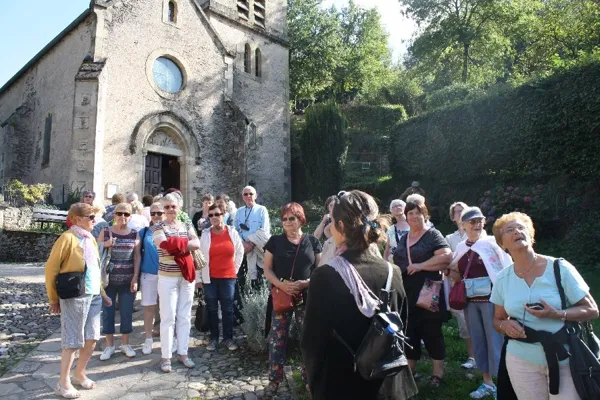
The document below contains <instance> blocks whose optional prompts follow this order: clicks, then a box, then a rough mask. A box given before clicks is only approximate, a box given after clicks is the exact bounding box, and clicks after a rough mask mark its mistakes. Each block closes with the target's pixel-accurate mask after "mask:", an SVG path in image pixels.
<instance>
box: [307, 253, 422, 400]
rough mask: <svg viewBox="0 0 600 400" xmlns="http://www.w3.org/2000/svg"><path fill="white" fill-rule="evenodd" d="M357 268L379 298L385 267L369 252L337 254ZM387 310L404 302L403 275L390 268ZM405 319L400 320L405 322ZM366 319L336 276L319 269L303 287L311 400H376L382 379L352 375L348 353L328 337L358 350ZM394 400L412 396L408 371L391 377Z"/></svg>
mask: <svg viewBox="0 0 600 400" xmlns="http://www.w3.org/2000/svg"><path fill="white" fill-rule="evenodd" d="M342 256H343V257H344V258H346V259H347V260H348V261H349V262H350V263H351V264H352V265H354V267H355V268H356V269H357V271H358V273H359V274H360V276H361V277H362V278H363V280H364V281H365V283H366V284H367V286H368V287H369V288H370V289H371V290H372V291H373V293H375V294H377V295H379V293H380V290H381V289H382V288H384V287H385V282H386V280H387V275H388V267H387V263H386V262H385V261H384V260H383V259H382V258H380V257H376V256H374V255H372V254H370V253H369V252H368V251H362V252H357V251H347V252H345V253H344V254H343V255H342ZM392 290H394V293H393V294H392V299H391V307H392V309H393V310H397V309H398V304H400V302H401V301H403V300H405V299H406V295H405V292H404V287H403V285H402V274H401V272H400V269H399V268H398V267H397V266H394V276H393V279H392ZM405 318H406V316H403V319H405ZM370 322H371V320H370V319H369V318H367V317H365V316H364V315H363V314H361V312H360V311H359V310H358V307H357V306H356V302H355V301H354V297H353V296H352V294H351V293H350V291H349V289H348V288H347V287H346V285H345V284H344V281H343V280H342V278H341V277H340V275H339V274H338V273H337V272H336V271H335V270H334V269H333V268H332V267H330V266H328V265H323V266H321V267H318V268H316V269H315V271H314V272H313V274H312V276H311V279H310V285H309V288H308V301H307V306H306V316H305V319H304V325H303V333H302V353H303V357H304V365H305V367H306V373H307V375H308V382H309V386H310V391H311V394H312V398H313V400H320V399H327V400H335V399H344V400H352V399H356V400H370V399H376V398H377V393H378V391H379V389H380V387H381V386H382V384H383V380H375V381H366V380H364V379H363V378H362V377H361V376H360V375H359V374H358V373H357V372H354V369H353V361H352V356H351V355H350V352H349V351H348V350H347V349H346V348H344V347H343V346H342V345H341V344H340V343H339V342H338V341H337V340H335V339H334V338H333V336H332V333H333V330H334V329H335V331H336V332H337V333H338V334H339V335H340V336H341V337H342V338H344V340H345V341H346V342H347V343H348V344H349V345H350V346H351V347H352V348H353V349H357V348H358V347H359V345H360V343H361V342H362V339H363V337H364V336H365V334H366V332H367V330H368V328H369V325H370ZM391 379H392V380H393V382H392V383H393V386H394V388H395V393H396V394H397V395H396V396H394V397H393V398H395V399H403V398H408V397H410V396H412V395H413V394H415V393H416V387H415V384H414V380H413V379H412V376H411V373H410V371H409V370H408V368H407V369H406V370H405V371H403V372H401V373H400V374H398V375H397V376H396V377H394V378H391Z"/></svg>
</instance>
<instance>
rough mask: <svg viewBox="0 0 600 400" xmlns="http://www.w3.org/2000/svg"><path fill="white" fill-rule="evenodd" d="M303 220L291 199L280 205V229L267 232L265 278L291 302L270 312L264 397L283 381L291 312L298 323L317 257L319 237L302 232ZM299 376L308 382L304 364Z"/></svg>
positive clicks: (319, 256) (302, 215) (300, 320)
mask: <svg viewBox="0 0 600 400" xmlns="http://www.w3.org/2000/svg"><path fill="white" fill-rule="evenodd" d="M305 223H306V217H305V215H304V209H303V208H302V206H301V205H300V204H298V203H293V202H292V203H288V204H286V205H285V206H283V208H282V209H281V224H282V225H283V233H282V234H280V235H273V236H271V238H270V239H269V241H268V242H267V244H266V245H265V278H267V279H268V280H269V282H271V285H273V286H274V287H275V288H278V289H279V290H281V291H283V292H285V293H287V294H289V295H291V296H293V298H294V305H295V306H294V308H293V309H291V310H289V311H275V309H273V312H272V317H271V329H270V331H269V335H268V338H267V341H268V344H269V364H270V373H269V381H270V382H269V386H268V387H267V389H266V390H265V398H271V397H272V396H274V394H275V393H276V392H277V389H278V387H279V385H280V384H281V382H282V381H283V364H284V362H285V358H286V345H287V340H288V333H289V330H290V325H291V322H292V315H294V316H295V318H296V323H297V324H298V325H299V326H302V321H303V319H304V307H305V300H306V292H307V291H308V283H309V280H310V275H311V273H312V271H313V269H314V268H315V267H316V266H317V265H319V260H320V258H321V252H322V248H321V243H320V242H319V239H317V238H316V237H315V236H313V235H310V234H306V233H304V232H302V225H304V224H305ZM274 308H275V307H274ZM302 379H303V380H304V383H305V384H307V383H308V381H307V379H306V373H305V372H304V368H303V370H302Z"/></svg>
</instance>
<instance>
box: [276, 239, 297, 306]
mask: <svg viewBox="0 0 600 400" xmlns="http://www.w3.org/2000/svg"><path fill="white" fill-rule="evenodd" d="M303 242H304V235H302V238H301V239H300V242H299V243H298V248H297V249H296V255H295V256H294V262H293V264H292V273H291V274H290V281H291V280H292V278H293V277H294V268H295V267H296V258H298V252H299V251H300V246H302V243H303ZM271 297H272V298H273V311H275V312H288V311H292V310H293V309H294V308H295V307H296V299H295V297H294V296H292V295H291V294H287V293H286V292H284V291H283V290H281V289H279V288H278V287H276V286H273V287H272V288H271Z"/></svg>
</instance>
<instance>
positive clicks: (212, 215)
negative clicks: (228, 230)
mask: <svg viewBox="0 0 600 400" xmlns="http://www.w3.org/2000/svg"><path fill="white" fill-rule="evenodd" d="M221 215H223V214H222V213H214V214H210V213H209V214H208V218H213V217H220V216H221Z"/></svg>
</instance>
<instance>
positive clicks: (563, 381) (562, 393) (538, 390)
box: [506, 353, 580, 400]
mask: <svg viewBox="0 0 600 400" xmlns="http://www.w3.org/2000/svg"><path fill="white" fill-rule="evenodd" d="M559 368H560V386H559V388H558V394H557V395H551V394H550V393H549V389H548V367H545V366H541V365H537V364H532V363H530V362H528V361H525V360H523V359H522V358H519V357H517V356H514V355H512V354H509V353H507V354H506V369H507V370H508V376H509V377H510V381H511V383H512V386H513V389H514V390H515V393H516V395H517V398H518V399H519V400H580V398H579V395H578V394H577V391H576V390H575V385H574V384H573V378H571V370H570V369H569V366H568V365H565V366H562V365H561V366H560V367H559Z"/></svg>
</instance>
